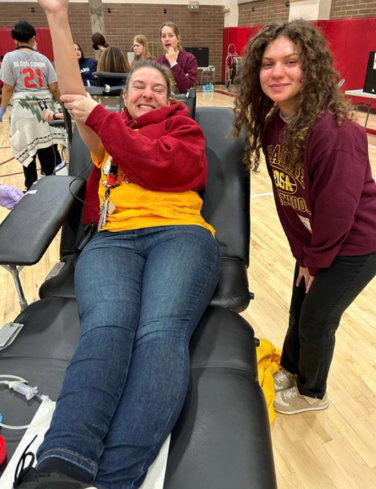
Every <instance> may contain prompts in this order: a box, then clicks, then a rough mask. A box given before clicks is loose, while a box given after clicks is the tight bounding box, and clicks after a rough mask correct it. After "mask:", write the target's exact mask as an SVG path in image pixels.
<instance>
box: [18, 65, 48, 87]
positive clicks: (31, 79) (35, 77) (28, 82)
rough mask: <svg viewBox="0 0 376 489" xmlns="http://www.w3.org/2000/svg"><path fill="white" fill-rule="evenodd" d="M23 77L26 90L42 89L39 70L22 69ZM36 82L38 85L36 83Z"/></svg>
mask: <svg viewBox="0 0 376 489" xmlns="http://www.w3.org/2000/svg"><path fill="white" fill-rule="evenodd" d="M22 74H23V75H27V76H25V79H24V83H25V87H26V88H38V87H39V88H43V78H42V73H41V71H40V69H39V68H37V69H36V70H32V69H31V68H24V69H23V70H22ZM37 81H38V84H37V83H36V82H37Z"/></svg>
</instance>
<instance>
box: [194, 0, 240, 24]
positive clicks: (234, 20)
mask: <svg viewBox="0 0 376 489" xmlns="http://www.w3.org/2000/svg"><path fill="white" fill-rule="evenodd" d="M224 1H225V8H229V9H230V12H226V13H225V27H238V25H239V7H238V0H224ZM200 3H201V2H200Z"/></svg>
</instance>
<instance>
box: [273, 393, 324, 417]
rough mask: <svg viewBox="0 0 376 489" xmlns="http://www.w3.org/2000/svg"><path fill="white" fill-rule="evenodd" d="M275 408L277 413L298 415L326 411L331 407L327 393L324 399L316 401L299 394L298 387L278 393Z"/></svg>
mask: <svg viewBox="0 0 376 489" xmlns="http://www.w3.org/2000/svg"><path fill="white" fill-rule="evenodd" d="M273 406H274V409H275V410H276V411H277V413H282V414H298V413H303V412H304V411H319V410H321V409H326V408H327V407H328V406H329V401H328V396H327V395H326V393H325V396H324V397H323V398H322V399H315V398H313V397H307V396H303V395H302V394H300V393H299V391H298V388H297V386H294V387H291V389H287V390H285V391H282V392H277V395H276V398H275V401H274V404H273Z"/></svg>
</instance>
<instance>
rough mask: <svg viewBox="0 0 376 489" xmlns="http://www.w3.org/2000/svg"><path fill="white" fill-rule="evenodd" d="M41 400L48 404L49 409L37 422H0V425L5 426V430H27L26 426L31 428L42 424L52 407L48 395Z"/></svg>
mask: <svg viewBox="0 0 376 489" xmlns="http://www.w3.org/2000/svg"><path fill="white" fill-rule="evenodd" d="M43 400H44V401H46V402H48V403H49V404H50V409H49V410H48V411H47V413H46V414H45V415H44V416H43V417H42V418H41V419H40V420H39V421H38V422H37V423H31V424H27V425H24V426H11V425H9V424H4V423H0V427H1V428H6V429H7V430H27V429H28V428H31V429H32V428H36V427H37V426H39V425H41V424H43V423H44V422H45V420H46V419H47V418H48V417H49V416H50V414H51V408H52V407H53V402H52V401H51V399H50V398H49V397H46V398H45V399H43Z"/></svg>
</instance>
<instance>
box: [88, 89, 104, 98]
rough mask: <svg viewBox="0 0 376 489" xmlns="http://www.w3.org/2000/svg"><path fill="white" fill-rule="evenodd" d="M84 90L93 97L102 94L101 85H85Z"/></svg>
mask: <svg viewBox="0 0 376 489" xmlns="http://www.w3.org/2000/svg"><path fill="white" fill-rule="evenodd" d="M85 90H86V92H87V93H88V94H90V95H93V96H94V97H95V96H101V95H103V87H85Z"/></svg>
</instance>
